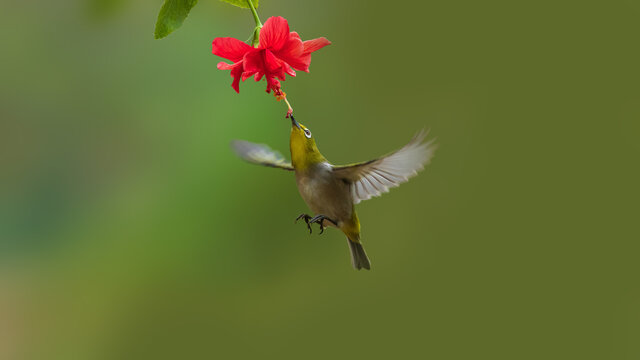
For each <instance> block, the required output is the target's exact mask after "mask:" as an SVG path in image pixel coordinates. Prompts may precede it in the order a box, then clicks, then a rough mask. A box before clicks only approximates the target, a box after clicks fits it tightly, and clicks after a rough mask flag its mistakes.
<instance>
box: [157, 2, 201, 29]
mask: <svg viewBox="0 0 640 360" xmlns="http://www.w3.org/2000/svg"><path fill="white" fill-rule="evenodd" d="M197 3H198V0H165V1H164V4H163V5H162V9H160V14H158V21H157V22H156V32H155V37H156V39H162V38H163V37H165V36H167V35H169V34H171V33H172V32H173V31H174V30H176V29H177V28H179V27H180V26H182V22H183V21H184V19H186V18H187V15H189V11H191V9H192V8H193V7H194V6H196V4H197Z"/></svg>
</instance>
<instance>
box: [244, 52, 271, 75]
mask: <svg viewBox="0 0 640 360" xmlns="http://www.w3.org/2000/svg"><path fill="white" fill-rule="evenodd" d="M262 52H264V50H258V51H252V52H248V53H246V54H245V55H244V58H243V62H244V71H246V72H250V73H264V72H265V70H266V69H265V66H264V60H263V57H262Z"/></svg>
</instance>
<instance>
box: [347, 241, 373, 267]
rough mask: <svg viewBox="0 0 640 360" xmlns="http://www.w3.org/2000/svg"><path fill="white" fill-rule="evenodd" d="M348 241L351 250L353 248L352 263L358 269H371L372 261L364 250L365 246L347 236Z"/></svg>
mask: <svg viewBox="0 0 640 360" xmlns="http://www.w3.org/2000/svg"><path fill="white" fill-rule="evenodd" d="M347 243H349V250H351V265H353V268H354V269H356V270H360V269H362V268H365V269H367V270H371V262H370V261H369V257H367V253H366V252H365V251H364V247H363V246H362V244H360V243H359V242H355V241H351V240H349V238H347Z"/></svg>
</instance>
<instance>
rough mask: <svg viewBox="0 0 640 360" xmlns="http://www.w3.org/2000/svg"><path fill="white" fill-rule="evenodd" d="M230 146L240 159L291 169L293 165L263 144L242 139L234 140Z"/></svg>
mask: <svg viewBox="0 0 640 360" xmlns="http://www.w3.org/2000/svg"><path fill="white" fill-rule="evenodd" d="M231 148H232V149H233V151H235V153H236V154H237V155H238V156H239V157H241V158H242V159H244V160H246V161H248V162H250V163H253V164H258V165H264V166H269V167H274V168H280V169H284V170H289V171H293V166H291V164H290V163H288V162H286V161H285V160H284V157H282V155H281V154H280V153H279V152H277V151H274V150H271V148H270V147H268V146H267V145H263V144H254V143H252V142H248V141H244V140H234V141H232V142H231Z"/></svg>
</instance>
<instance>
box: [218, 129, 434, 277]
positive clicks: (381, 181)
mask: <svg viewBox="0 0 640 360" xmlns="http://www.w3.org/2000/svg"><path fill="white" fill-rule="evenodd" d="M426 135H427V134H426V133H425V132H424V131H420V132H419V133H418V134H416V135H415V136H414V137H413V139H411V141H409V143H408V144H406V145H405V146H404V147H403V148H401V149H400V150H397V151H395V152H392V153H390V154H388V155H385V156H382V157H380V158H378V159H374V160H370V161H367V162H362V163H357V164H352V165H342V166H338V165H332V164H331V163H329V162H328V161H327V159H326V158H325V157H324V156H322V154H321V153H320V151H319V150H318V147H317V146H316V141H315V139H314V137H313V136H312V135H311V131H310V130H309V129H308V128H306V127H305V126H304V125H302V124H300V123H298V122H297V121H296V120H295V119H294V118H293V116H291V138H290V149H291V163H288V162H286V161H285V160H284V158H283V157H282V155H280V154H279V153H278V152H275V151H273V150H271V149H270V148H269V147H268V146H266V145H260V144H254V143H251V142H248V141H242V140H235V141H233V142H232V144H231V146H232V148H233V149H234V151H235V152H236V154H237V155H238V156H239V157H241V158H242V159H244V160H246V161H248V162H251V163H254V164H258V165H264V166H269V167H275V168H280V169H284V170H289V171H294V172H295V175H296V182H297V184H298V191H299V192H300V195H301V196H302V199H304V201H305V202H306V203H307V205H308V206H309V208H310V209H311V211H313V212H314V213H315V216H313V217H312V216H310V215H308V214H304V213H303V214H301V215H300V216H298V218H297V219H296V222H297V221H298V220H300V219H304V221H305V222H306V223H307V228H308V229H309V232H312V230H311V224H313V223H317V224H319V225H320V233H321V234H322V232H323V231H324V229H325V227H329V226H331V227H336V228H338V229H340V230H341V231H342V232H343V233H344V234H345V235H346V236H347V243H348V244H349V250H350V251H351V264H352V265H353V267H354V268H355V269H357V270H360V269H362V268H364V269H367V270H369V269H371V262H370V261H369V258H368V257H367V254H366V253H365V251H364V247H362V241H361V240H360V221H359V220H358V215H357V214H356V210H355V206H354V205H355V204H357V203H359V202H360V201H362V200H367V199H370V198H371V197H373V196H379V195H381V194H383V193H386V192H388V191H389V189H390V188H392V187H396V186H399V185H400V184H402V183H404V182H406V181H407V180H409V178H411V177H413V176H415V175H416V174H417V173H418V171H420V170H422V169H423V168H424V166H425V165H426V164H428V163H429V161H430V160H431V158H432V157H433V153H434V151H435V149H436V146H435V145H434V144H433V140H431V141H427V142H425V141H424V140H425V137H426Z"/></svg>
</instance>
